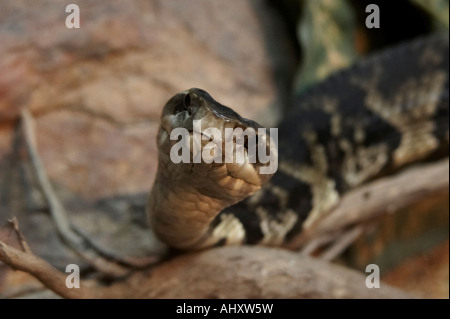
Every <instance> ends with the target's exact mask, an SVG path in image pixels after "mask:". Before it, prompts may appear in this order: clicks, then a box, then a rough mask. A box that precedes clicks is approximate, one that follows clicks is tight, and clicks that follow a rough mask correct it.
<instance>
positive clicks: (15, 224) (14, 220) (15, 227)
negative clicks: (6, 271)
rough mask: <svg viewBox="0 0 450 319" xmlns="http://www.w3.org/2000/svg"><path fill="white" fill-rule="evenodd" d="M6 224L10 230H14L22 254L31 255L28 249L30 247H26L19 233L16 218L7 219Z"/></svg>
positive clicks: (25, 242) (23, 238)
mask: <svg viewBox="0 0 450 319" xmlns="http://www.w3.org/2000/svg"><path fill="white" fill-rule="evenodd" d="M8 223H9V224H10V226H11V227H12V229H13V230H14V233H15V234H16V236H17V239H18V240H19V244H20V247H21V248H22V250H23V251H24V252H26V253H29V254H30V253H31V248H30V246H28V243H27V241H26V240H25V237H24V236H23V235H22V233H21V232H20V231H19V221H18V220H17V218H16V217H13V218H11V219H8Z"/></svg>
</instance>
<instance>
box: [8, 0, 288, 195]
mask: <svg viewBox="0 0 450 319" xmlns="http://www.w3.org/2000/svg"><path fill="white" fill-rule="evenodd" d="M76 3H77V4H78V5H79V8H80V14H81V27H80V28H79V29H75V28H74V29H68V28H66V26H65V19H66V17H67V15H68V14H69V13H66V12H65V6H66V3H65V2H56V3H55V1H51V0H41V1H39V2H33V3H29V2H27V1H6V2H4V3H2V9H1V10H0V42H1V43H2V45H1V46H0V56H1V57H2V58H1V60H0V123H7V122H11V121H13V120H16V119H17V118H18V116H19V112H20V110H21V109H22V108H24V107H28V108H30V109H31V111H32V112H33V114H34V115H35V116H36V118H37V139H38V144H39V151H40V153H41V156H42V157H43V160H44V163H45V167H46V169H47V170H48V173H49V175H50V177H51V178H52V180H54V182H56V183H58V184H60V185H62V186H64V187H67V188H68V189H70V190H71V191H74V192H76V193H77V194H80V195H81V196H82V197H84V198H88V199H97V198H101V197H104V196H111V195H116V194H123V193H135V192H142V191H147V190H148V189H149V188H150V186H151V182H152V179H153V176H154V172H155V168H156V149H155V142H154V140H155V134H156V131H157V127H158V120H159V115H160V111H161V108H162V106H163V105H164V103H165V102H166V101H167V100H168V99H169V98H170V97H171V96H172V95H173V94H174V93H176V92H178V91H181V90H184V89H187V88H190V87H201V88H204V89H206V90H208V91H209V92H210V93H211V94H212V95H213V96H214V97H216V98H217V99H218V100H219V101H221V102H223V103H224V104H226V105H230V106H233V107H235V108H236V110H237V111H238V112H240V113H241V114H242V115H243V116H246V117H250V118H255V117H258V114H260V115H261V116H262V115H263V114H262V113H264V110H265V109H267V108H268V107H269V106H271V105H273V104H275V103H276V86H275V83H274V81H273V78H272V74H273V72H275V71H276V68H277V66H275V65H274V64H273V63H272V59H271V57H270V56H268V54H267V53H266V50H265V46H266V43H265V38H264V29H265V28H268V27H271V28H272V30H273V28H274V27H275V26H276V25H277V21H276V19H275V20H274V19H273V18H274V15H273V14H271V11H270V10H268V8H267V7H266V6H265V5H264V3H263V1H239V0H234V1H231V2H227V3H222V2H219V1H208V0H194V1H189V2H179V1H174V0H169V1H167V0H164V1H162V0H151V1H140V0H136V1H133V3H132V4H129V3H124V2H123V1H118V0H113V1H108V2H106V3H105V2H102V3H99V2H92V1H76ZM44 13H45V14H44ZM262 19H263V20H262ZM278 27H281V25H280V24H279V23H278ZM278 34H283V33H282V32H278ZM278 38H279V39H280V37H278ZM281 41H282V40H280V42H281ZM286 54H289V52H287V51H286ZM284 61H286V59H284ZM9 134H10V133H9V129H8V128H3V129H2V130H1V131H0V136H1V137H0V141H1V142H0V154H1V153H4V152H5V149H4V148H5V147H7V145H8V143H7V141H8V140H9V139H10V137H8V136H9Z"/></svg>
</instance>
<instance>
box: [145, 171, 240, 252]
mask: <svg viewBox="0 0 450 319" xmlns="http://www.w3.org/2000/svg"><path fill="white" fill-rule="evenodd" d="M235 202H236V200H235V199H230V198H228V197H226V196H224V197H222V198H221V197H220V196H216V197H212V196H208V195H205V194H204V190H199V189H198V188H196V187H192V183H189V182H188V181H186V182H180V180H179V178H178V176H177V174H173V173H171V171H170V169H162V168H161V169H158V173H157V176H156V179H155V182H154V185H153V187H152V190H151V192H150V196H149V202H148V206H147V207H148V212H147V215H148V217H149V222H150V225H151V226H152V229H153V230H154V231H155V233H156V235H157V236H158V237H159V238H160V239H162V240H163V241H164V242H166V243H167V244H168V245H170V246H171V247H174V248H177V249H183V250H186V249H199V248H202V247H203V246H205V244H206V241H208V242H209V241H210V239H211V236H210V231H211V226H210V225H211V223H212V221H213V220H214V218H215V217H216V216H217V215H218V214H219V213H220V211H222V210H223V209H224V208H226V207H228V206H230V205H232V204H234V203H235ZM207 239H208V240H207ZM207 245H208V246H210V245H211V243H208V244H207Z"/></svg>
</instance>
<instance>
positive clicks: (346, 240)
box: [319, 225, 365, 261]
mask: <svg viewBox="0 0 450 319" xmlns="http://www.w3.org/2000/svg"><path fill="white" fill-rule="evenodd" d="M364 229H365V227H363V225H357V226H354V227H353V228H352V229H350V230H348V231H346V232H345V233H344V234H342V235H341V236H340V237H339V238H338V240H337V241H336V242H334V243H333V245H332V246H331V247H330V248H328V249H327V250H326V251H324V252H323V253H322V254H320V256H319V258H320V259H322V260H326V261H332V260H333V259H335V258H336V257H338V256H339V255H340V254H341V253H342V252H343V251H344V250H345V249H346V248H347V247H348V246H350V245H351V244H352V243H353V242H354V241H355V240H356V239H357V238H358V237H359V236H360V235H361V234H362V233H363V231H364Z"/></svg>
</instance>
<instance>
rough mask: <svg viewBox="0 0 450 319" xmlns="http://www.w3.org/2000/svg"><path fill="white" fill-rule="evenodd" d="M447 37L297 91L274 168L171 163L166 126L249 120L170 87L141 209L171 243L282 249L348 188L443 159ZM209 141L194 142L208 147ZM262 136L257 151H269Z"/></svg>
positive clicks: (246, 123) (196, 93)
mask: <svg viewBox="0 0 450 319" xmlns="http://www.w3.org/2000/svg"><path fill="white" fill-rule="evenodd" d="M448 48H449V38H448V35H435V36H432V37H429V38H423V39H419V40H415V41H413V42H410V43H406V44H402V45H400V46H398V47H395V48H391V49H388V50H386V51H384V52H381V53H379V54H376V55H373V56H371V57H368V58H365V59H363V60H361V61H360V62H358V63H356V64H355V65H354V66H352V67H350V68H348V69H346V70H344V71H341V72H338V73H337V74H335V75H333V76H331V77H329V78H328V79H327V80H325V81H323V82H322V83H320V84H318V85H316V86H315V87H313V88H311V89H310V90H308V91H307V92H305V93H304V94H302V95H300V96H298V97H297V98H296V99H295V101H294V104H293V107H292V108H291V109H290V110H289V111H288V113H287V114H286V115H285V117H284V120H282V121H281V122H280V123H279V125H278V129H279V135H278V137H279V140H278V156H279V158H278V162H279V169H278V171H277V172H276V173H275V174H274V175H273V176H270V175H260V174H258V173H257V171H258V170H257V168H258V167H261V166H264V165H265V164H262V163H259V162H257V163H255V164H251V163H249V162H248V161H247V162H246V163H245V164H239V165H238V164H233V163H231V164H226V163H220V164H219V163H210V164H206V163H196V164H194V163H180V164H174V163H172V162H171V161H170V158H169V155H168V154H169V152H170V148H171V146H173V145H174V143H176V142H177V141H172V140H170V139H169V136H170V132H171V131H172V130H173V129H174V128H176V127H185V128H187V129H191V128H192V122H193V120H196V119H201V120H202V121H203V122H202V123H207V126H208V127H216V128H219V129H220V130H222V132H223V131H224V129H225V128H234V127H241V128H243V129H245V128H247V127H251V128H254V129H257V128H258V127H260V125H259V124H257V123H256V122H254V121H251V120H248V119H244V118H242V117H241V116H240V115H238V114H237V113H236V112H234V111H233V110H232V109H230V108H228V107H226V106H224V105H222V104H220V103H218V102H217V101H215V100H214V99H213V98H212V97H211V96H210V95H209V94H208V93H207V92H206V91H203V90H201V89H196V88H193V89H190V90H187V91H183V92H181V93H179V94H176V95H175V96H174V97H173V98H171V99H170V100H169V101H168V102H167V104H166V105H165V107H164V109H163V113H162V116H161V126H160V131H159V133H158V138H157V141H158V148H159V162H158V172H157V176H156V179H155V182H154V185H153V188H152V190H151V192H150V197H149V204H148V216H149V220H150V224H151V226H152V228H153V230H154V231H155V233H156V235H157V236H158V237H160V238H161V239H162V240H163V241H165V242H166V243H167V244H168V245H170V246H173V247H175V248H178V249H186V250H188V249H201V248H206V247H211V246H215V245H238V244H261V245H277V246H282V245H285V244H288V243H289V242H290V241H291V240H292V239H294V238H295V236H296V235H298V234H299V233H301V232H302V231H303V230H304V229H305V228H307V227H309V226H310V225H311V224H312V223H313V222H314V221H315V220H317V219H318V218H320V217H321V216H322V215H323V214H324V213H326V212H328V211H330V209H332V208H333V207H334V206H335V205H336V204H337V203H338V202H339V199H340V197H341V196H342V194H344V193H345V192H347V191H348V190H350V189H353V188H355V187H358V186H359V185H361V184H363V183H366V182H368V181H370V180H373V179H375V178H377V177H380V176H383V175H386V174H390V173H392V172H395V171H397V170H398V169H400V168H402V167H404V166H405V165H408V164H410V163H413V162H416V161H421V160H424V159H428V158H436V157H443V156H448V150H449V144H448V142H449V105H448V95H449V94H448V93H449V83H448V82H449V76H448V73H449V71H448V69H449V63H448V53H449V52H448V51H449V50H448ZM207 142H208V141H202V143H207ZM274 146H275V145H274V142H273V141H272V140H268V141H267V145H266V147H267V148H270V147H272V148H273V147H274Z"/></svg>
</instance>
